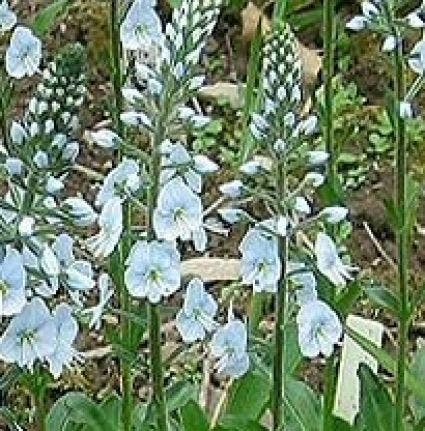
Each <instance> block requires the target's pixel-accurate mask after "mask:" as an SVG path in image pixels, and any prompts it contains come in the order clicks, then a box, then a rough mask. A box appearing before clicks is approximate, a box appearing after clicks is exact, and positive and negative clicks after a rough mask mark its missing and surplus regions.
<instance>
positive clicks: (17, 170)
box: [4, 157, 24, 176]
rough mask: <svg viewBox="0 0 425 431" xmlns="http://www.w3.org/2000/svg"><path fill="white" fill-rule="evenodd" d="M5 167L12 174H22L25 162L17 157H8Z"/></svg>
mask: <svg viewBox="0 0 425 431" xmlns="http://www.w3.org/2000/svg"><path fill="white" fill-rule="evenodd" d="M4 165H5V167H6V169H7V172H8V174H9V175H10V176H20V175H22V172H23V169H24V162H23V161H22V160H21V159H19V158H17V157H8V158H7V159H6V162H5V164H4Z"/></svg>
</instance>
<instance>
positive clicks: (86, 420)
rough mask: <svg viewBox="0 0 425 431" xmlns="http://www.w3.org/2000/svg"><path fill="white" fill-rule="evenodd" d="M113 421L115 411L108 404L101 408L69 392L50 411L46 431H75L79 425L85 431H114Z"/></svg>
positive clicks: (78, 393) (78, 394)
mask: <svg viewBox="0 0 425 431" xmlns="http://www.w3.org/2000/svg"><path fill="white" fill-rule="evenodd" d="M114 420H116V411H115V409H112V410H111V409H110V405H109V404H106V405H105V406H104V408H102V406H101V405H99V404H96V403H95V402H93V401H92V400H90V399H89V398H88V397H87V396H86V395H85V394H83V393H81V392H69V393H67V394H66V395H64V396H63V397H62V398H60V399H59V400H58V401H56V403H55V404H54V405H53V407H52V409H51V410H50V412H49V415H48V417H47V431H77V430H78V429H79V428H78V427H77V426H79V425H86V426H87V427H88V429H87V431H116V430H117V423H116V422H115V423H114ZM80 429H81V428H80Z"/></svg>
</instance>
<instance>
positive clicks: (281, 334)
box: [272, 161, 288, 431]
mask: <svg viewBox="0 0 425 431" xmlns="http://www.w3.org/2000/svg"><path fill="white" fill-rule="evenodd" d="M276 181H277V183H276V188H277V200H278V202H277V206H278V208H279V209H280V212H281V213H282V214H283V213H284V212H285V209H284V205H283V201H284V199H285V196H286V166H285V161H279V162H278V166H277V173H276ZM279 254H280V260H281V263H282V276H281V279H280V283H279V289H278V292H277V295H276V326H275V352H274V364H273V385H274V386H273V394H272V414H273V431H279V430H282V429H284V417H283V400H284V396H285V387H284V386H285V381H284V378H283V373H284V368H285V364H284V359H285V328H284V326H285V313H286V304H287V283H286V264H287V261H288V244H287V239H286V238H282V237H279Z"/></svg>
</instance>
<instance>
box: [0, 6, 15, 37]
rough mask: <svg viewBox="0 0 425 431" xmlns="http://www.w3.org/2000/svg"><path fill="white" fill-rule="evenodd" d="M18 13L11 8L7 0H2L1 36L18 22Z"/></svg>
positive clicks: (0, 8) (0, 13)
mask: <svg viewBox="0 0 425 431" xmlns="http://www.w3.org/2000/svg"><path fill="white" fill-rule="evenodd" d="M16 21H17V19H16V15H15V13H14V12H13V11H11V10H10V9H9V5H8V4H7V1H6V0H2V1H1V2H0V36H1V35H2V34H4V33H6V32H7V31H9V30H12V28H13V27H14V26H15V24H16Z"/></svg>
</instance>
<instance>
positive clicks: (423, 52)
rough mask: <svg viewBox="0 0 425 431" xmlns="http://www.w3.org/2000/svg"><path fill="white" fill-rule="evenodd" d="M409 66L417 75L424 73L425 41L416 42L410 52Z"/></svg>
mask: <svg viewBox="0 0 425 431" xmlns="http://www.w3.org/2000/svg"><path fill="white" fill-rule="evenodd" d="M409 66H410V68H411V69H412V70H413V71H414V72H415V73H417V74H418V75H423V74H424V73H425V40H421V41H420V42H418V43H417V44H416V45H415V46H414V48H413V50H412V51H411V52H410V55H409Z"/></svg>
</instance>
